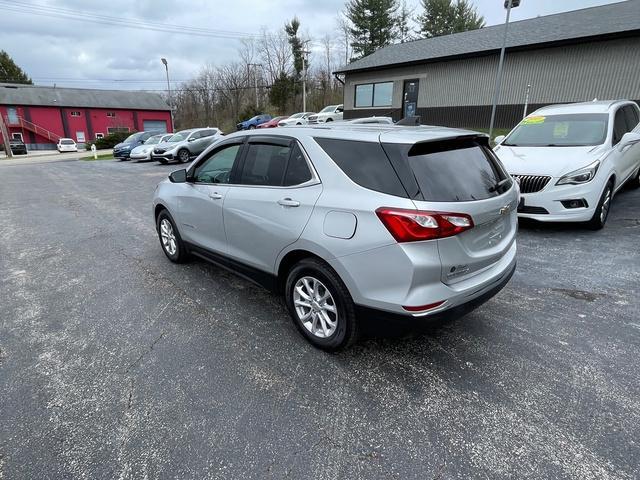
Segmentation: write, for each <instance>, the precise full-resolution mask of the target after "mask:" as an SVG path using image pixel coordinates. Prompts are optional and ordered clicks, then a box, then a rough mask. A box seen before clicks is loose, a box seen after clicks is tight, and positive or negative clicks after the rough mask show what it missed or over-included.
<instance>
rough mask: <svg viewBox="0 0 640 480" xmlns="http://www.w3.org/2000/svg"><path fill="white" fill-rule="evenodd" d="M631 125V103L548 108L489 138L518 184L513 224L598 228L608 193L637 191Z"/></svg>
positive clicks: (639, 140) (637, 149)
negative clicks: (519, 221)
mask: <svg viewBox="0 0 640 480" xmlns="http://www.w3.org/2000/svg"><path fill="white" fill-rule="evenodd" d="M639 122H640V108H638V105H637V104H635V103H634V102H631V101H624V100H616V101H593V102H587V103H574V104H568V105H552V106H548V107H544V108H541V109H539V110H536V111H535V112H533V113H532V114H530V115H528V116H527V117H526V118H525V119H524V120H522V122H520V124H519V125H518V126H517V127H515V128H514V129H513V130H512V131H511V132H510V133H509V134H508V135H507V136H506V137H504V136H499V137H496V142H497V143H498V145H497V146H496V147H495V148H494V151H495V153H496V154H497V155H498V157H499V158H500V160H502V163H503V164H504V166H505V167H506V169H507V171H508V172H509V173H510V174H511V175H512V176H513V177H515V178H516V180H517V181H518V182H519V183H520V192H521V201H520V205H519V207H518V214H519V216H521V217H527V218H533V219H535V220H539V221H543V222H544V221H548V222H588V223H589V226H590V227H591V228H593V229H600V228H602V227H603V226H604V224H605V222H606V221H607V216H608V214H609V209H610V205H611V200H612V198H613V196H614V195H615V193H616V192H617V191H618V190H619V189H620V188H622V186H623V185H624V184H625V183H626V182H631V183H632V185H633V186H635V187H638V186H640V179H639V178H638V177H639V174H640V126H639V125H638V123H639Z"/></svg>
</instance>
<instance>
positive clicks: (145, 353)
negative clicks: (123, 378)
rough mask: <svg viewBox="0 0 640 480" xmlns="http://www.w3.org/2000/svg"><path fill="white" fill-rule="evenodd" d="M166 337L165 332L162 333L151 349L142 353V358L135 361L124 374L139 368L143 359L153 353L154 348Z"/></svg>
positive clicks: (152, 343)
mask: <svg viewBox="0 0 640 480" xmlns="http://www.w3.org/2000/svg"><path fill="white" fill-rule="evenodd" d="M164 335H165V332H164V331H163V332H161V333H160V335H158V337H156V339H155V340H154V341H153V342H151V345H149V348H147V349H146V350H145V351H144V352H142V353H141V354H140V356H139V357H138V358H136V359H135V361H134V362H133V363H131V364H130V365H129V366H128V367H127V369H126V370H125V371H124V373H129V372H130V371H131V369H132V368H134V367H137V366H138V365H139V364H140V362H142V359H143V358H144V357H145V356H147V355H148V354H149V353H151V352H152V351H153V348H154V347H155V346H156V344H157V343H158V342H159V341H160V340H162V337H164Z"/></svg>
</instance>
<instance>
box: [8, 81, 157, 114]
mask: <svg viewBox="0 0 640 480" xmlns="http://www.w3.org/2000/svg"><path fill="white" fill-rule="evenodd" d="M0 105H32V106H36V105H37V106H46V107H76V108H113V109H118V108H123V109H131V110H169V106H168V105H167V103H166V102H165V101H164V100H163V98H162V97H161V96H160V95H158V94H157V93H150V92H143V91H138V92H130V91H126V90H94V89H86V88H60V87H42V86H38V85H21V84H15V83H0Z"/></svg>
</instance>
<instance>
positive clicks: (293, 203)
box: [278, 197, 300, 207]
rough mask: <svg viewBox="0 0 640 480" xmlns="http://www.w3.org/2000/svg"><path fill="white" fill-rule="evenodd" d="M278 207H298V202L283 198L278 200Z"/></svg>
mask: <svg viewBox="0 0 640 480" xmlns="http://www.w3.org/2000/svg"><path fill="white" fill-rule="evenodd" d="M278 205H282V206H283V207H299V206H300V202H297V201H295V200H291V199H290V198H288V197H287V198H283V199H281V200H278Z"/></svg>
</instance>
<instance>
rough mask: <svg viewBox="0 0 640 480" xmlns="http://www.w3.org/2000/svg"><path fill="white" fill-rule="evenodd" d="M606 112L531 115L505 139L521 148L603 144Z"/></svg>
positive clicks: (605, 133) (507, 143) (606, 123)
mask: <svg viewBox="0 0 640 480" xmlns="http://www.w3.org/2000/svg"><path fill="white" fill-rule="evenodd" d="M608 118H609V117H608V115H607V114H582V113H581V114H570V115H546V116H545V115H530V116H529V117H527V118H525V119H524V120H522V122H520V125H518V126H517V127H516V128H515V129H514V130H513V132H511V134H510V135H509V136H508V137H507V138H506V139H505V141H504V142H502V144H503V145H508V146H519V147H545V146H560V147H562V146H566V147H568V146H581V145H601V144H603V143H604V141H605V138H606V137H607V125H608Z"/></svg>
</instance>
